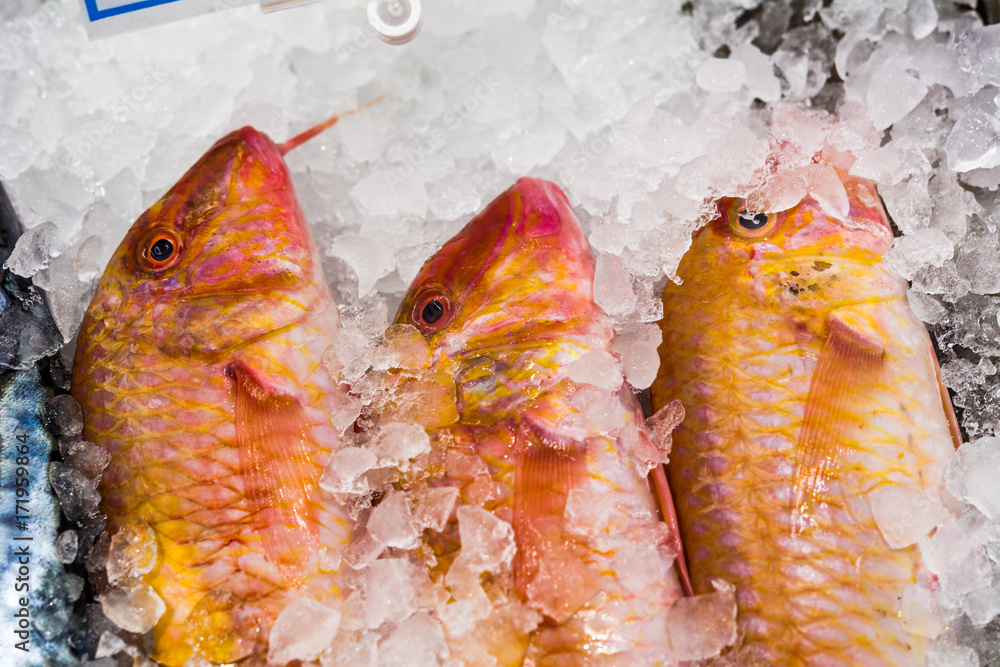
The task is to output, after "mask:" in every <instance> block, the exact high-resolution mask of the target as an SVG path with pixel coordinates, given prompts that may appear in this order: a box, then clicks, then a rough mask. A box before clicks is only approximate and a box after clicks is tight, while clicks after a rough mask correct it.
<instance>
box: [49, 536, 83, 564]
mask: <svg viewBox="0 0 1000 667" xmlns="http://www.w3.org/2000/svg"><path fill="white" fill-rule="evenodd" d="M79 544H80V538H79V536H78V535H77V533H76V531H75V530H64V531H63V532H61V533H59V537H57V538H56V544H55V552H56V558H58V559H59V562H60V563H72V562H73V561H74V560H76V552H77V549H78V548H79Z"/></svg>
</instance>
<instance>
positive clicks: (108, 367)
mask: <svg viewBox="0 0 1000 667" xmlns="http://www.w3.org/2000/svg"><path fill="white" fill-rule="evenodd" d="M295 141H296V140H292V141H291V142H289V144H293V145H294V142H295ZM287 146H288V144H286V145H283V146H282V147H279V146H276V145H275V144H274V143H273V142H272V141H271V140H270V139H269V138H268V137H267V136H266V135H264V134H262V133H260V132H257V131H256V130H254V129H253V128H250V127H245V128H242V129H240V130H237V131H235V132H233V133H231V134H229V135H227V136H225V137H223V138H222V139H220V140H219V141H218V142H216V144H215V145H214V146H212V148H210V149H209V151H208V152H206V153H205V155H204V156H203V157H202V158H201V159H200V160H199V161H198V162H197V163H196V164H195V165H194V166H193V167H192V168H191V169H190V170H189V171H188V172H187V173H186V174H185V175H184V176H183V177H182V178H181V179H180V181H178V183H177V184H175V185H174V186H173V187H172V188H171V189H170V190H169V191H168V192H167V193H166V195H164V197H163V198H162V199H160V200H159V201H158V202H156V203H155V204H153V206H151V207H150V209H149V210H147V211H146V212H145V213H143V215H142V216H140V217H139V219H138V220H136V222H135V223H134V224H133V226H132V228H131V229H130V230H129V232H128V234H127V235H126V237H125V239H124V240H123V241H122V243H121V245H120V246H119V247H118V249H117V250H116V252H115V253H114V255H113V257H112V258H111V260H110V262H109V264H108V267H107V269H106V271H105V273H104V276H103V277H102V279H101V282H100V285H99V287H98V289H97V292H96V294H95V295H94V298H93V300H92V302H91V304H90V307H89V308H88V310H87V313H86V315H85V317H84V321H83V325H82V327H81V332H80V337H79V343H78V347H77V352H76V359H75V364H74V374H73V395H74V396H75V397H76V398H77V399H78V400H79V401H80V403H81V405H82V406H83V409H84V417H85V431H84V435H85V437H86V439H87V440H90V441H92V442H95V443H97V444H98V445H100V446H101V447H103V448H105V449H106V450H107V451H108V452H110V453H111V455H112V460H111V463H110V465H109V466H108V468H107V470H106V471H105V473H104V476H103V479H102V482H101V487H100V489H101V493H102V497H103V498H102V509H103V511H105V512H106V513H107V514H108V516H109V518H110V526H111V529H112V530H116V529H118V530H120V529H122V528H123V527H124V526H126V525H128V524H129V522H133V521H136V520H138V521H142V522H145V523H146V524H148V525H149V526H151V527H152V529H153V531H154V534H155V536H156V542H157V545H156V546H157V549H158V552H159V561H158V563H157V565H156V567H155V569H154V570H153V571H152V572H150V573H149V574H148V575H147V576H146V577H145V580H146V581H147V582H148V583H149V584H150V585H151V586H152V587H153V589H154V590H155V591H156V593H157V594H158V595H159V596H160V597H161V598H162V599H163V600H164V602H165V603H166V607H167V610H166V613H164V614H163V616H162V617H161V618H160V620H159V622H158V623H157V625H156V627H155V628H154V641H155V645H154V651H153V657H154V658H155V659H156V660H158V661H160V662H161V663H163V664H166V665H180V664H183V663H184V662H185V661H186V660H187V659H188V657H189V656H190V655H191V654H192V653H193V652H197V653H199V654H200V655H202V656H203V657H205V658H207V659H209V660H211V661H214V662H232V661H235V660H238V659H245V658H249V659H250V660H251V661H258V662H259V661H262V660H263V657H264V654H265V650H266V642H267V637H268V632H269V628H270V625H271V623H272V622H273V620H274V618H275V617H276V616H277V614H278V613H279V612H280V610H281V609H282V608H283V607H284V606H285V604H286V603H287V602H288V601H290V600H291V599H293V598H295V597H299V596H303V595H308V596H310V597H313V598H314V599H316V600H319V601H320V602H322V601H324V600H326V599H330V598H336V597H338V596H339V590H338V587H337V581H338V580H337V578H336V575H335V573H334V572H332V571H331V570H330V569H329V568H330V566H329V565H328V564H326V561H325V559H324V557H323V555H324V554H325V553H327V552H328V551H334V552H336V551H338V550H339V549H340V548H342V547H343V546H344V545H345V544H346V543H347V541H348V540H349V530H350V529H349V525H348V520H347V517H346V513H345V512H344V510H343V509H342V508H341V507H340V505H339V504H337V503H336V502H335V501H334V500H333V498H332V497H331V496H330V495H329V494H327V493H326V492H325V491H323V490H322V489H320V488H319V487H318V485H317V480H318V479H319V477H320V475H321V474H322V470H323V467H324V465H325V464H326V461H327V459H328V458H329V455H330V452H331V451H332V450H333V449H334V448H335V447H336V445H337V441H338V433H339V430H340V428H341V426H342V425H339V424H334V423H332V422H331V415H333V414H338V415H343V414H345V412H344V407H345V404H347V403H349V402H350V401H351V400H352V399H350V398H349V397H348V396H347V393H346V388H345V387H343V386H342V385H340V384H339V382H338V378H336V377H334V376H332V375H331V374H330V373H329V372H328V371H327V370H326V368H325V367H324V366H323V365H322V364H321V362H320V360H321V358H322V356H323V353H324V352H325V351H326V350H327V348H328V347H329V346H330V345H331V343H332V342H333V340H334V338H335V336H336V333H337V331H338V329H339V327H340V323H339V316H338V314H337V310H336V306H335V304H334V303H333V301H332V299H331V297H330V294H329V291H328V288H327V285H326V281H325V279H324V277H323V274H322V269H321V267H320V261H319V257H318V254H317V250H316V246H315V243H314V241H313V239H312V237H311V235H310V232H309V229H308V226H307V225H306V222H305V219H304V217H303V214H302V210H301V208H300V206H299V203H298V200H297V198H296V196H295V192H294V189H293V187H292V184H291V182H290V180H289V174H288V170H287V167H286V166H285V164H284V160H283V159H282V155H283V153H284V152H285V150H286V149H287ZM163 239H167V241H168V242H169V243H168V245H171V246H173V251H174V252H173V254H169V255H168V256H167V259H166V260H165V261H161V259H162V257H163V256H164V254H165V250H166V246H164V245H162V243H161V241H162V240H163ZM157 243H161V245H160V247H159V250H156V249H155V248H154V246H156V244H157ZM348 412H349V409H348Z"/></svg>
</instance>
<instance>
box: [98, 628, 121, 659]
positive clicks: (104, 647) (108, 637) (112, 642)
mask: <svg viewBox="0 0 1000 667" xmlns="http://www.w3.org/2000/svg"><path fill="white" fill-rule="evenodd" d="M125 647H126V644H125V642H123V641H122V640H121V637H119V636H118V635H116V634H115V633H113V632H109V631H107V630H105V631H104V632H102V633H101V639H100V641H98V642H97V649H96V650H95V651H94V658H95V659H96V660H100V659H101V658H107V657H110V656H113V655H115V654H117V653H120V652H122V651H124V650H125Z"/></svg>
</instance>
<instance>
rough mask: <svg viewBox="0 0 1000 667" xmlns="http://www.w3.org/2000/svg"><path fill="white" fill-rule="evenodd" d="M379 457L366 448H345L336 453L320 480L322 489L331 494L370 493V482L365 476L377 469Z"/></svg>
mask: <svg viewBox="0 0 1000 667" xmlns="http://www.w3.org/2000/svg"><path fill="white" fill-rule="evenodd" d="M377 461H378V457H377V456H376V455H375V452H373V451H371V450H370V449H366V448H364V447H344V448H343V449H341V450H340V451H338V452H334V454H333V456H331V457H330V462H329V463H327V465H326V469H325V470H324V471H323V476H322V477H320V479H319V485H320V487H321V488H324V489H326V490H327V491H329V492H330V493H335V494H341V493H351V494H362V493H368V491H369V490H370V489H369V487H368V481H367V480H366V479H365V478H364V477H363V475H364V474H365V473H366V472H368V471H369V470H371V469H372V468H374V467H375V464H376V463H377Z"/></svg>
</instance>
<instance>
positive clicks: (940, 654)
mask: <svg viewBox="0 0 1000 667" xmlns="http://www.w3.org/2000/svg"><path fill="white" fill-rule="evenodd" d="M927 667H979V656H978V655H977V654H976V650H975V649H973V648H971V647H968V646H955V645H954V644H944V645H942V643H941V642H940V641H939V642H938V643H937V644H935V645H934V650H932V651H930V652H929V653H928V654H927Z"/></svg>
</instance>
